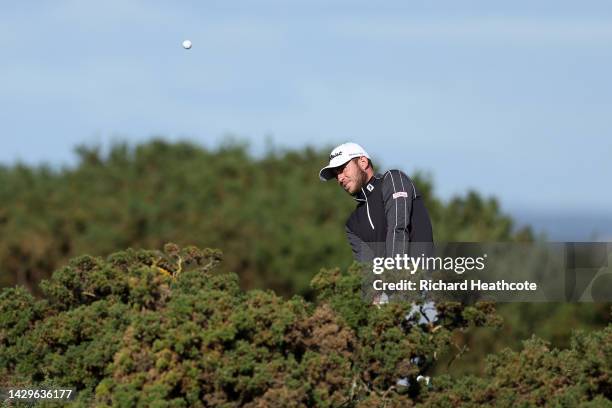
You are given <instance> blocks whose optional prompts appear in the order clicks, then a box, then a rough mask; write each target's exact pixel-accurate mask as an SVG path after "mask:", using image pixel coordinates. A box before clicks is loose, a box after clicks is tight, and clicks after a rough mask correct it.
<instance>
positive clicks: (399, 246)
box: [319, 143, 433, 262]
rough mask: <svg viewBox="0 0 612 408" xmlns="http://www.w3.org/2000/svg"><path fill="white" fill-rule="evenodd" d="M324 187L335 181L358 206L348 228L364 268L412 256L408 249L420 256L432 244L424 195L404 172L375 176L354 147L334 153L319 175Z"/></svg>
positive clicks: (346, 145)
mask: <svg viewBox="0 0 612 408" xmlns="http://www.w3.org/2000/svg"><path fill="white" fill-rule="evenodd" d="M319 177H320V178H321V180H323V181H327V180H331V179H336V180H337V181H338V184H339V185H340V186H342V188H344V190H345V191H346V192H347V193H349V194H350V195H352V196H353V198H354V199H355V200H356V201H357V207H356V208H355V210H354V211H353V213H352V214H351V215H350V217H349V218H348V220H347V222H346V234H347V237H348V240H349V243H350V245H351V248H352V250H353V256H354V258H355V259H356V260H358V261H361V262H368V261H372V259H373V258H374V257H388V258H391V257H395V256H396V255H398V254H399V255H403V254H405V253H409V252H411V249H410V244H409V243H419V244H415V245H413V250H414V246H416V247H418V250H419V251H421V250H422V248H423V245H422V243H432V242H433V232H432V227H431V221H430V219H429V214H428V213H427V209H426V208H425V205H424V204H423V198H422V197H421V194H420V193H419V191H418V190H417V188H416V187H415V185H414V184H413V183H412V180H410V178H409V177H408V176H407V175H406V174H404V173H403V172H402V171H400V170H389V171H387V172H386V173H384V174H375V173H374V168H373V167H372V161H371V160H370V156H369V155H368V153H367V152H366V151H365V150H364V149H363V148H362V147H361V146H359V145H358V144H356V143H344V144H341V145H340V146H338V147H336V148H335V149H334V150H332V152H331V154H330V156H329V164H328V165H327V166H325V167H324V168H322V169H321V171H320V172H319Z"/></svg>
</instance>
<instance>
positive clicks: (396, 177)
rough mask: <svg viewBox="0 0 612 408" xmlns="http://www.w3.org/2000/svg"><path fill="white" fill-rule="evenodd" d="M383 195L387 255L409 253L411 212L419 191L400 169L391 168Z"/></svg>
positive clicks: (385, 179)
mask: <svg viewBox="0 0 612 408" xmlns="http://www.w3.org/2000/svg"><path fill="white" fill-rule="evenodd" d="M382 195H383V202H384V205H385V215H386V218H387V237H386V240H385V242H386V243H385V246H386V251H385V252H386V256H387V257H394V256H395V255H396V254H405V253H408V245H409V242H410V228H411V225H410V214H411V212H412V203H413V199H414V198H416V197H417V195H418V193H417V191H416V188H415V187H414V184H413V183H412V181H411V180H410V178H408V176H406V174H404V173H403V172H401V171H400V170H389V171H388V172H386V173H385V175H384V178H383V183H382Z"/></svg>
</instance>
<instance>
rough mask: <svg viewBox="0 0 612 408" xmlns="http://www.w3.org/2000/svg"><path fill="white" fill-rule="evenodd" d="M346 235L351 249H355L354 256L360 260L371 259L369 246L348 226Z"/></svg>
mask: <svg viewBox="0 0 612 408" xmlns="http://www.w3.org/2000/svg"><path fill="white" fill-rule="evenodd" d="M346 237H347V238H348V241H349V244H351V249H352V250H353V258H354V259H355V260H356V261H359V262H368V261H371V259H370V258H369V255H370V254H368V250H367V249H368V247H367V246H366V244H365V243H364V242H363V241H362V240H361V238H359V237H358V236H357V234H355V233H354V232H353V231H351V229H350V228H349V227H348V225H347V226H346Z"/></svg>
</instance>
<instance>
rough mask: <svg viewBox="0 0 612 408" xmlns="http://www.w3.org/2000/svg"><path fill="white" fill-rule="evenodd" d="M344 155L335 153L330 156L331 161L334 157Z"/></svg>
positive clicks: (340, 152)
mask: <svg viewBox="0 0 612 408" xmlns="http://www.w3.org/2000/svg"><path fill="white" fill-rule="evenodd" d="M341 155H342V151H339V152H337V153H333V154H330V155H329V160H331V159H333V158H334V157H338V156H341Z"/></svg>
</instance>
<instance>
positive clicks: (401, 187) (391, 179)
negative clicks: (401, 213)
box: [381, 169, 418, 196]
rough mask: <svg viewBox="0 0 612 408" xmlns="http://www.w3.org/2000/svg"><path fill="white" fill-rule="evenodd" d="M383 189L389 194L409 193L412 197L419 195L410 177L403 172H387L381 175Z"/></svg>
mask: <svg viewBox="0 0 612 408" xmlns="http://www.w3.org/2000/svg"><path fill="white" fill-rule="evenodd" d="M381 179H382V187H383V190H384V191H387V192H389V193H394V194H396V193H400V192H407V193H410V195H414V196H416V195H418V193H417V191H416V188H415V187H414V184H413V182H412V180H411V179H410V177H408V175H406V173H404V172H403V171H401V170H398V169H391V170H387V171H386V172H384V173H383V174H382V175H381Z"/></svg>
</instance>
